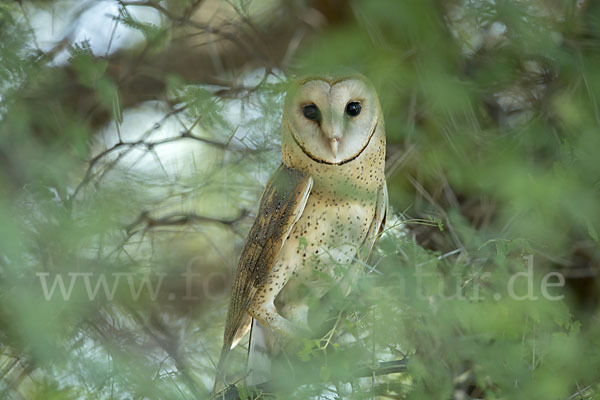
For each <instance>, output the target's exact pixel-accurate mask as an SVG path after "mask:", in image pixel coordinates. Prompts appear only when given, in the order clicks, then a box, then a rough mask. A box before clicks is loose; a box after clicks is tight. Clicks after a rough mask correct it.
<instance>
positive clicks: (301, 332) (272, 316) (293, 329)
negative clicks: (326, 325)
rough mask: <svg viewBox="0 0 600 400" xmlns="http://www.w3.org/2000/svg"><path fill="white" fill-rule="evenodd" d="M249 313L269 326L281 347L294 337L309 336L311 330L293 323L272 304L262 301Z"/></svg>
mask: <svg viewBox="0 0 600 400" xmlns="http://www.w3.org/2000/svg"><path fill="white" fill-rule="evenodd" d="M249 313H250V315H252V316H253V317H254V318H256V320H258V322H260V323H261V324H262V325H263V326H267V327H269V328H271V330H272V331H273V333H274V335H275V340H276V342H277V344H278V345H279V346H280V347H282V348H284V347H286V346H287V345H288V343H289V342H290V341H294V339H296V340H298V339H301V338H307V337H310V333H311V332H310V330H309V329H308V327H306V326H302V325H300V324H296V323H293V322H291V321H289V320H287V319H286V318H284V317H282V316H281V315H280V314H279V313H278V312H277V309H276V308H275V306H273V305H272V304H271V305H267V304H264V303H263V304H261V305H260V306H259V307H252V308H250V310H249Z"/></svg>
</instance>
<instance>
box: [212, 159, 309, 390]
mask: <svg viewBox="0 0 600 400" xmlns="http://www.w3.org/2000/svg"><path fill="white" fill-rule="evenodd" d="M311 188H312V178H311V177H310V176H307V175H305V174H304V173H302V172H300V171H297V170H295V169H291V168H288V167H286V166H285V165H281V166H280V167H279V169H278V170H277V171H276V172H275V174H274V175H273V176H272V177H271V179H270V180H269V182H268V183H267V187H266V189H265V192H264V194H263V196H262V198H261V201H260V207H259V210H258V214H257V216H256V220H255V221H254V224H253V225H252V228H251V229H250V232H249V233H248V237H247V238H246V243H245V244H244V248H243V249H242V254H241V256H240V261H239V264H238V267H237V271H236V273H235V277H234V282H233V289H232V292H231V299H230V302H229V310H228V311H227V320H226V323H225V333H224V335H223V349H222V350H221V357H220V359H219V365H218V366H217V373H218V374H222V373H223V368H224V365H225V360H226V358H227V354H228V353H229V350H231V348H232V345H235V344H237V341H239V339H241V337H242V336H243V335H244V334H245V333H246V332H247V330H248V327H249V324H250V323H251V318H250V316H249V314H248V312H247V311H248V307H249V306H250V303H251V302H252V299H253V297H254V295H255V294H256V291H257V290H258V289H259V288H260V287H261V286H262V285H263V284H264V283H265V282H266V280H267V276H268V274H269V271H270V270H271V268H272V267H273V264H274V263H275V261H276V259H277V256H278V254H279V251H280V250H281V248H282V246H283V243H284V242H285V240H286V239H287V236H288V234H289V232H290V231H291V228H292V227H293V225H294V223H295V222H296V221H297V220H298V218H299V217H300V214H301V213H302V210H303V209H304V206H305V205H306V200H307V198H308V193H309V192H310V190H311ZM218 378H219V375H218ZM221 378H223V376H221ZM217 380H219V379H217ZM215 385H216V382H215Z"/></svg>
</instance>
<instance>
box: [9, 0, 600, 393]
mask: <svg viewBox="0 0 600 400" xmlns="http://www.w3.org/2000/svg"><path fill="white" fill-rule="evenodd" d="M599 50H600V4H598V3H597V2H593V1H585V0H421V1H417V0H405V1H393V0H377V1H358V0H356V1H355V0H351V1H343V0H322V1H318V0H314V1H313V0H291V1H288V0H169V1H158V0H132V1H124V0H88V1H85V0H79V1H76V0H57V1H51V0H35V1H34V0H16V1H10V0H5V1H3V2H0V349H1V352H0V398H2V399H192V398H209V395H210V389H211V386H212V380H213V378H214V375H215V365H214V362H215V360H216V359H218V354H219V350H220V346H221V344H222V332H223V326H224V321H225V313H226V309H227V302H228V294H229V290H230V285H231V279H232V275H233V272H234V271H235V267H236V263H237V259H238V257H239V252H240V251H241V246H242V245H243V241H244V239H245V235H246V233H247V232H248V230H249V228H250V225H251V223H252V221H253V218H254V216H255V213H256V209H257V205H258V200H259V197H260V195H261V194H262V191H263V189H264V185H265V183H266V181H267V179H268V177H269V176H270V174H271V173H272V172H274V171H275V169H276V168H277V167H278V165H279V164H280V162H281V156H280V123H281V109H282V101H283V96H284V93H285V89H286V87H287V84H288V83H289V82H290V81H291V80H292V79H294V77H296V76H298V75H302V74H305V73H319V72H323V71H339V70H351V71H357V72H361V73H363V74H365V75H366V76H367V77H369V78H370V79H371V80H372V82H373V84H374V85H375V87H376V88H377V90H378V93H379V96H380V101H381V104H382V107H383V109H384V116H385V122H386V131H387V140H388V148H387V164H386V173H387V181H388V188H389V195H390V206H391V208H390V214H391V215H390V216H389V217H388V226H387V229H386V231H385V232H384V235H383V236H382V238H381V239H380V241H379V250H378V254H376V256H375V257H374V260H372V262H371V265H370V266H368V269H367V271H368V273H365V275H364V277H362V278H361V280H360V281H359V283H358V285H357V287H356V288H355V290H353V292H352V294H351V295H350V296H349V297H338V298H336V297H335V296H333V300H334V301H332V308H333V311H334V312H333V318H331V324H330V329H329V330H328V331H327V332H324V333H323V337H322V338H320V339H315V340H307V341H306V342H305V343H304V348H303V349H302V350H301V351H300V352H298V354H290V355H289V358H288V359H287V360H286V362H287V363H288V365H289V367H290V368H291V370H292V371H293V373H291V374H290V373H289V370H286V372H285V373H283V374H281V376H275V377H274V379H273V382H271V383H272V384H273V387H275V386H276V387H277V390H275V391H276V392H277V393H278V395H277V396H278V397H279V398H297V399H307V398H314V399H338V398H341V399H363V398H394V399H404V398H408V399H471V398H472V399H480V398H481V399H483V398H486V399H597V398H600V321H599V316H600V313H599V309H598V306H599V299H600V286H599V284H598V274H599V270H600V249H599V240H600V238H599V233H598V232H599V231H600V207H599V206H598V204H599V198H598V197H599V190H600V162H599V161H598V157H599V156H598V154H599V152H600V110H599V106H598V101H600V99H598V97H599V96H600V95H599V94H598V93H600V69H599V66H600V52H599ZM515 274H517V275H515ZM548 274H550V275H548ZM246 344H247V340H245V341H244V342H242V344H241V345H240V346H239V347H238V349H236V350H235V351H234V353H233V355H232V361H231V376H232V383H233V382H235V381H237V380H239V381H240V385H239V387H240V398H244V396H245V395H246V392H245V391H244V388H243V384H241V382H242V380H243V376H244V373H243V369H244V362H245V357H246V350H245V349H246ZM381 362H395V363H396V364H395V365H397V366H398V365H401V366H402V368H397V369H395V370H387V371H382V370H381V369H378V366H379V365H381V364H379V363H381ZM365 368H366V370H367V372H366V373H362V372H361V371H364V370H365ZM309 372H312V375H311V374H310V373H309ZM369 375H371V376H370V377H369ZM375 375H377V376H375ZM236 376H237V378H235V377H236ZM299 377H302V379H300V378H299ZM275 383H276V384H275ZM264 396H265V395H264V394H263V397H264Z"/></svg>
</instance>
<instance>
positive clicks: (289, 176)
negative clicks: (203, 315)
mask: <svg viewBox="0 0 600 400" xmlns="http://www.w3.org/2000/svg"><path fill="white" fill-rule="evenodd" d="M351 102H353V103H358V104H360V107H361V110H362V111H360V114H359V115H357V116H351V115H350V114H349V113H348V107H349V106H348V104H350V103H351ZM307 105H310V106H315V107H317V109H318V111H319V114H318V119H314V120H309V119H307V117H306V115H307V114H306V113H305V110H304V107H306V106H307ZM354 107H356V106H354ZM303 113H304V114H303ZM309 116H310V117H313V115H312V114H309ZM282 131H283V140H282V166H281V167H280V169H279V170H278V171H277V172H276V173H275V175H274V177H273V178H272V179H271V181H270V182H269V184H268V185H267V189H266V190H265V194H264V195H263V198H262V199H261V206H260V209H259V213H258V215H257V218H256V221H255V223H254V225H253V227H252V229H251V231H250V233H249V235H248V239H247V241H246V244H245V246H244V249H243V251H242V255H241V257H240V263H239V266H238V270H237V272H236V276H235V280H234V286H233V290H232V297H231V301H230V306H229V311H228V315H227V323H226V327H225V335H224V345H223V350H222V353H221V359H220V361H219V366H218V371H219V375H218V376H217V380H216V381H219V380H224V376H223V375H221V374H222V373H223V369H224V365H225V360H226V358H227V353H228V352H229V350H230V349H231V348H233V347H235V345H236V344H237V342H238V341H239V340H240V339H241V338H242V337H243V336H244V335H245V333H246V332H247V331H248V330H249V328H250V326H251V324H252V321H253V319H254V324H252V326H253V328H252V336H251V343H250V353H249V369H251V370H252V369H253V368H256V366H255V365H254V364H256V363H257V362H256V361H253V357H259V356H258V355H256V354H253V352H258V351H262V352H265V351H266V352H267V353H269V352H270V351H272V350H273V347H275V345H274V343H275V340H274V338H275V339H277V340H276V341H277V342H278V343H279V344H281V343H284V342H285V340H286V338H288V337H290V336H292V335H294V334H295V335H297V334H298V332H307V329H308V325H307V313H308V304H307V301H308V299H309V298H310V297H313V298H317V299H318V298H321V297H322V296H324V295H325V294H326V293H327V292H328V291H329V290H330V289H331V286H332V285H342V286H343V289H344V291H345V292H346V293H347V292H348V291H349V289H350V287H351V285H352V281H353V279H354V277H355V276H356V275H357V274H358V273H359V272H360V270H361V269H362V266H361V265H360V264H359V263H356V262H355V260H356V259H358V260H362V261H366V260H367V258H368V256H369V254H370V251H371V249H372V247H373V245H374V243H375V241H376V239H377V237H378V235H379V233H380V232H381V230H382V229H383V225H384V223H385V214H386V210H387V191H386V185H385V175H384V167H385V131H384V125H383V116H382V113H381V109H380V106H379V103H378V100H377V96H376V94H375V91H374V89H373V88H372V86H371V85H370V84H369V83H368V81H366V79H365V78H364V77H362V76H346V77H337V78H330V77H309V78H304V79H302V80H299V81H298V82H297V83H296V84H295V85H294V86H293V87H292V88H291V89H290V91H289V93H288V96H287V98H286V103H285V106H284V115H283V123H282ZM253 349H254V350H253ZM250 372H251V374H250V380H251V382H249V383H257V379H264V378H265V377H259V378H256V377H255V378H252V371H250ZM264 373H265V372H264V371H262V374H263V375H264Z"/></svg>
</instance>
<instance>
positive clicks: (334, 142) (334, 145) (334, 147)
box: [329, 138, 340, 158]
mask: <svg viewBox="0 0 600 400" xmlns="http://www.w3.org/2000/svg"><path fill="white" fill-rule="evenodd" d="M339 146H340V139H339V138H333V139H329V147H330V148H331V154H333V158H337V153H338V148H339Z"/></svg>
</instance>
